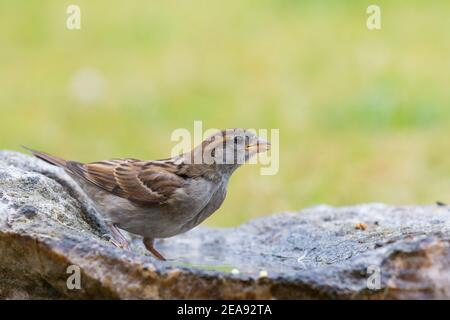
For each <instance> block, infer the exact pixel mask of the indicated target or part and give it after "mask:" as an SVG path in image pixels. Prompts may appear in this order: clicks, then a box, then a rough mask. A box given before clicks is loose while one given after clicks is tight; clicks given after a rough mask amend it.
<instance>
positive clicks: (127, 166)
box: [68, 159, 184, 203]
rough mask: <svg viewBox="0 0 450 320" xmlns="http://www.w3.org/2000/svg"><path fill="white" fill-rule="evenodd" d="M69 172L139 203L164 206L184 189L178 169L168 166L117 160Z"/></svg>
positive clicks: (72, 165) (78, 165) (75, 165)
mask: <svg viewBox="0 0 450 320" xmlns="http://www.w3.org/2000/svg"><path fill="white" fill-rule="evenodd" d="M68 168H69V169H70V170H72V171H73V172H74V173H76V174H77V175H79V176H81V177H83V178H84V179H86V180H87V181H89V182H91V183H93V184H94V185H96V186H97V187H99V188H102V189H104V190H106V191H108V192H111V193H113V194H115V195H117V196H119V197H122V198H126V199H128V200H130V201H134V202H138V203H162V202H164V201H166V200H167V199H169V197H170V195H171V194H172V193H173V192H174V191H175V189H177V188H179V187H180V186H182V185H183V183H184V179H183V178H182V177H180V176H178V175H177V174H176V171H177V166H176V165H174V164H171V163H166V162H161V163H158V162H152V161H139V160H135V159H114V160H107V161H99V162H92V163H88V164H84V165H83V164H81V163H76V162H71V163H70V164H69V165H68Z"/></svg>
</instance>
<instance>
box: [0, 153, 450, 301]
mask: <svg viewBox="0 0 450 320" xmlns="http://www.w3.org/2000/svg"><path fill="white" fill-rule="evenodd" d="M106 233H107V232H106V229H105V228H104V225H103V223H102V220H101V219H100V218H99V216H98V215H97V213H96V212H95V210H93V209H92V207H91V206H90V204H89V201H87V199H86V198H85V196H84V195H83V193H82V192H81V191H80V190H79V188H78V187H77V186H76V185H75V184H74V183H73V182H72V181H71V180H70V178H69V177H68V176H67V175H66V174H65V173H64V172H63V171H62V170H60V169H58V168H55V167H52V166H50V165H47V164H45V163H43V162H41V161H39V160H36V159H34V158H32V157H29V156H26V155H23V154H20V153H15V152H8V151H3V152H0V298H13V299H14V298H16V299H36V298H44V299H54V298H58V299H72V298H82V299H90V298H95V299H108V298H123V299H168V298H170V299H178V298H182V299H183V298H187V299H191V298H207V299H208V298H209V299H211V298H212V299H215V298H219V299H240V298H246V299H256V298H262V299H300V298H309V299H311V298H312V299H316V298H338V299H348V298H368V299H406V298H450V272H449V270H450V242H449V241H450V238H449V236H450V211H449V208H447V207H445V206H423V207H419V206H410V207H391V206H386V205H381V204H370V205H360V206H354V207H348V208H332V207H329V206H319V207H315V208H310V209H306V210H302V211H300V212H293V213H285V214H278V215H274V216H270V217H266V218H261V219H257V220H254V221H251V222H249V223H247V224H244V225H242V226H239V227H237V228H230V229H219V228H207V227H198V228H196V229H194V230H192V231H190V232H188V233H186V234H183V235H180V236H177V237H174V238H170V239H165V240H160V241H158V242H157V243H156V246H157V248H158V249H159V250H160V251H161V252H163V253H165V254H166V256H167V257H168V258H169V259H170V261H168V262H160V261H157V260H155V259H154V258H153V257H152V256H149V255H147V254H146V252H145V250H144V249H143V247H142V245H141V244H140V241H139V239H137V238H136V239H134V241H133V245H132V247H131V250H129V251H125V250H122V249H119V248H116V247H115V246H114V245H112V244H111V243H110V242H108V239H107V237H106V236H105V234H106ZM71 265H75V266H76V267H75V268H77V267H79V270H80V276H81V277H80V280H81V281H80V285H81V288H80V289H76V288H75V289H72V290H70V289H68V286H67V283H68V282H69V283H73V279H74V278H69V277H71V276H72V275H73V273H72V272H73V270H72V269H69V272H68V269H67V268H68V267H69V266H71ZM68 278H69V281H68Z"/></svg>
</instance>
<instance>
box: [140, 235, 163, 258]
mask: <svg viewBox="0 0 450 320" xmlns="http://www.w3.org/2000/svg"><path fill="white" fill-rule="evenodd" d="M143 242H144V246H145V247H146V248H147V250H148V251H150V253H151V254H153V255H154V256H155V257H156V258H157V259H159V260H161V261H166V258H164V257H163V255H162V254H161V253H159V252H158V250H156V249H155V247H154V246H153V239H151V238H144V241H143Z"/></svg>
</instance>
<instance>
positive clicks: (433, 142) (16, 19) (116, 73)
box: [0, 0, 450, 226]
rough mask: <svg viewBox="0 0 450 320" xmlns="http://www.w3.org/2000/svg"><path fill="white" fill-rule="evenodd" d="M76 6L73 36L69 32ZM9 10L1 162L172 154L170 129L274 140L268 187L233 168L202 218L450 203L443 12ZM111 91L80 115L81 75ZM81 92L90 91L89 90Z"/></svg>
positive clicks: (135, 5) (230, 4)
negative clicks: (244, 132)
mask: <svg viewBox="0 0 450 320" xmlns="http://www.w3.org/2000/svg"><path fill="white" fill-rule="evenodd" d="M72 3H74V4H78V5H80V7H81V12H82V29H81V30H79V31H69V30H67V29H66V28H65V19H66V14H65V10H66V7H67V6H68V5H69V4H72ZM369 4H372V2H368V1H358V2H357V1H312V0H309V1H294V0H291V1H288V0H258V1H257V0H249V1H237V0H230V1H226V2H224V1H217V0H209V1H199V0H194V1H181V0H177V1H175V0H169V1H158V2H155V1H143V0H141V1H133V2H119V1H116V2H111V1H105V0H101V1H95V2H94V1H87V0H83V1H73V2H66V1H56V0H54V1H50V0H44V1H42V0H41V1H37V0H30V1H2V2H1V3H0V40H1V43H0V86H1V90H0V111H1V113H0V148H1V149H18V145H20V144H24V145H28V146H31V147H34V148H37V149H42V150H46V151H48V152H50V153H54V154H58V155H61V156H64V157H67V158H71V159H77V160H82V161H93V160H98V159H103V158H108V157H119V156H130V157H140V158H147V159H154V158H163V157H166V156H168V154H169V153H170V150H171V148H172V146H173V143H171V142H170V133H171V132H172V130H174V129H176V128H180V127H183V128H188V129H190V130H192V128H193V121H194V120H203V121H204V127H213V128H225V127H250V128H279V129H280V134H281V141H280V144H281V165H280V171H279V173H278V174H277V175H275V176H260V175H259V168H258V167H257V166H246V167H244V168H242V169H240V170H239V171H238V172H237V174H236V175H235V176H234V177H233V179H232V181H231V186H230V189H229V194H228V197H227V200H226V202H225V203H224V205H223V206H222V208H221V209H220V210H219V212H217V213H216V214H215V215H213V217H211V218H210V219H209V220H208V223H209V224H211V225H220V226H230V225H236V224H238V223H242V222H244V221H246V220H248V219H251V218H254V217H257V216H259V215H264V214H270V213H274V212H279V211H285V210H297V209H300V208H303V207H305V206H310V205H314V204H318V203H328V204H332V205H347V204H353V203H359V202H368V201H380V202H388V203H393V204H406V203H430V202H434V201H435V200H441V201H449V202H450V179H449V178H450V143H448V142H447V138H446V137H447V136H448V135H449V134H450V126H449V121H450V103H449V102H450V99H449V89H450V74H449V70H450V59H449V57H450V38H449V37H448V30H450V19H449V12H450V2H448V1H428V2H425V1H418V0H417V1H395V3H393V1H377V4H378V5H380V6H381V8H382V19H383V20H382V23H383V28H382V30H381V31H369V30H367V28H366V26H365V23H366V18H367V15H366V13H365V11H366V8H367V6H368V5H369ZM86 69H87V70H94V71H95V72H96V73H97V74H98V75H99V77H100V78H101V79H102V81H103V82H104V86H103V87H104V88H103V91H102V92H103V93H102V94H101V95H100V96H99V97H98V99H96V100H94V101H92V102H90V103H83V102H82V101H81V100H80V99H79V98H77V95H76V94H74V93H73V92H72V91H73V90H71V87H72V86H73V84H72V83H73V79H74V77H75V75H76V74H78V73H79V72H80V70H86ZM87 88H88V89H89V85H88V87H87Z"/></svg>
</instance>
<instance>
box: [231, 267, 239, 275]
mask: <svg viewBox="0 0 450 320" xmlns="http://www.w3.org/2000/svg"><path fill="white" fill-rule="evenodd" d="M231 273H232V274H239V273H240V271H239V269H236V268H234V269H233V270H231Z"/></svg>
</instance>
